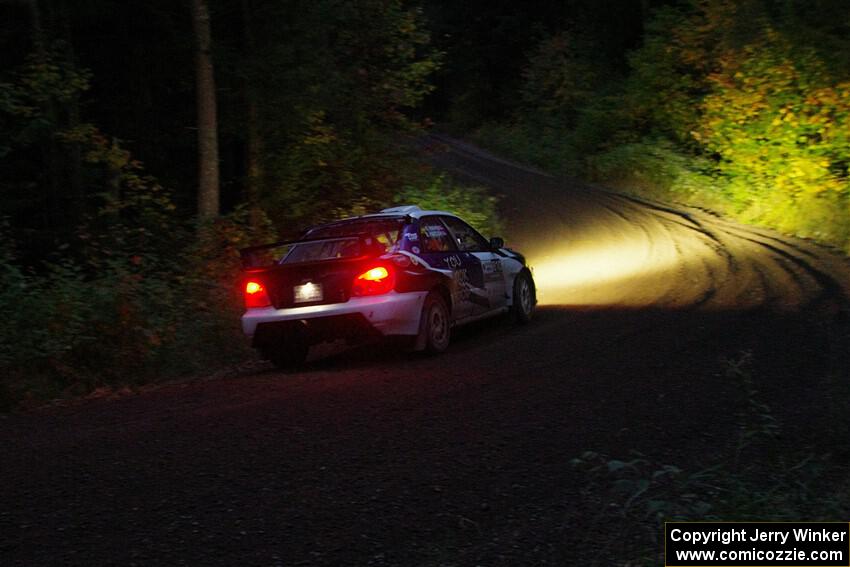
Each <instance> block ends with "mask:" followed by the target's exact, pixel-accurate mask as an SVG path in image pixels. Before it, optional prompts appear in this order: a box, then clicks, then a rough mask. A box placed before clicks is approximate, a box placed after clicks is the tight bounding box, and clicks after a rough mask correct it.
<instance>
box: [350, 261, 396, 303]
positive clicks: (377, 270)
mask: <svg viewBox="0 0 850 567" xmlns="http://www.w3.org/2000/svg"><path fill="white" fill-rule="evenodd" d="M394 287H395V273H394V272H393V269H392V267H390V266H375V267H374V268H369V269H368V270H366V271H365V272H363V273H362V274H360V275H359V276H357V277H356V278H354V283H353V284H352V286H351V295H355V296H358V295H359V296H362V295H381V294H382V293H388V292H390V291H392V289H393V288H394Z"/></svg>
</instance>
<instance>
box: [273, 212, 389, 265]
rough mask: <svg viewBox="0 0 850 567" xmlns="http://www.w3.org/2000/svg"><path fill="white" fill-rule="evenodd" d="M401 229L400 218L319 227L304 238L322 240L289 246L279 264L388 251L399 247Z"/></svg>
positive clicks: (352, 256) (378, 253)
mask: <svg viewBox="0 0 850 567" xmlns="http://www.w3.org/2000/svg"><path fill="white" fill-rule="evenodd" d="M402 226H403V221H402V220H401V219H379V220H365V219H364V220H355V221H347V222H339V223H334V224H329V225H324V226H319V227H316V228H313V229H311V230H308V231H307V232H306V233H305V234H304V238H309V239H311V240H312V239H323V240H321V241H320V242H300V243H297V244H294V245H292V247H291V248H290V249H289V251H288V252H287V253H286V255H285V256H284V257H283V258H282V259H281V261H280V263H281V264H294V263H296V262H314V261H317V260H331V259H335V258H355V257H357V256H360V255H364V254H376V255H380V254H384V253H386V252H391V251H394V250H396V249H397V248H398V238H399V235H400V234H401V229H402ZM324 239H327V240H324Z"/></svg>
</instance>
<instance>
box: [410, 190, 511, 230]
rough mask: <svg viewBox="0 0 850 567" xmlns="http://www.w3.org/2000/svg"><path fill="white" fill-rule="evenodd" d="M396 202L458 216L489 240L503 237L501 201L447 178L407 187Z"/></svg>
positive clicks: (485, 191)
mask: <svg viewBox="0 0 850 567" xmlns="http://www.w3.org/2000/svg"><path fill="white" fill-rule="evenodd" d="M394 201H395V203H396V204H408V205H419V207H421V208H423V209H431V210H438V211H447V212H451V213H454V214H456V215H458V216H459V217H461V218H462V219H464V220H466V221H467V222H468V223H469V224H470V225H472V226H473V228H475V229H476V230H478V231H479V232H481V233H482V234H484V235H485V236H487V237H490V236H497V235H501V234H503V230H504V226H503V225H502V221H501V219H500V218H499V214H498V211H497V208H496V206H497V203H498V199H497V198H496V197H494V196H492V195H490V194H489V193H488V192H487V190H486V189H484V188H481V187H470V186H464V185H456V184H454V183H452V182H451V181H450V180H449V179H448V178H447V177H446V176H445V175H439V176H437V177H426V178H424V179H422V180H421V181H419V183H417V184H415V185H414V184H409V185H405V187H404V188H403V189H402V190H401V191H400V192H399V193H398V194H397V195H396V196H395V199H394Z"/></svg>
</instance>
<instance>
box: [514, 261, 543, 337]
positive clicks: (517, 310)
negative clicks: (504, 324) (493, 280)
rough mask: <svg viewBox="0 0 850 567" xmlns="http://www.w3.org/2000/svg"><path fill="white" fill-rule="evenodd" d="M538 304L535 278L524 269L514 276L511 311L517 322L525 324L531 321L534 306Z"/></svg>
mask: <svg viewBox="0 0 850 567" xmlns="http://www.w3.org/2000/svg"><path fill="white" fill-rule="evenodd" d="M536 304H537V293H536V291H535V289H534V280H533V279H531V274H530V273H528V272H527V271H522V272H520V273H519V274H517V276H516V278H514V301H513V305H512V306H511V313H512V314H513V316H514V319H515V320H516V322H517V323H520V324H525V323H528V322H529V321H531V315H532V314H533V313H534V306H535V305H536Z"/></svg>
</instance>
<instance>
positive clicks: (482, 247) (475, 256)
mask: <svg viewBox="0 0 850 567" xmlns="http://www.w3.org/2000/svg"><path fill="white" fill-rule="evenodd" d="M441 218H442V220H443V222H445V223H446V226H447V227H448V228H449V231H450V232H451V234H452V237H453V239H454V242H455V243H456V244H457V247H458V250H459V251H460V252H461V253H463V254H465V255H466V256H468V257H469V260H468V263H469V264H470V266H469V268H468V272H469V279H470V284H471V289H470V297H471V303H472V304H473V306H472V314H473V315H478V314H482V313H487V312H488V311H493V310H495V309H499V308H501V307H504V306H505V305H507V294H506V290H505V277H504V273H503V267H502V257H501V256H500V255H499V254H496V253H495V252H493V250H491V249H490V243H489V242H488V241H487V240H486V239H485V238H484V237H483V236H481V234H479V233H478V231H476V230H475V229H474V228H472V227H471V226H469V225H468V224H467V223H465V222H464V221H462V220H460V219H459V218H457V217H453V216H448V215H446V216H443V217H441Z"/></svg>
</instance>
